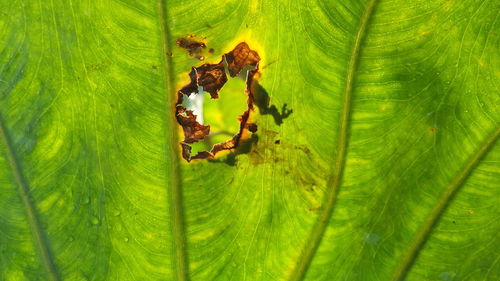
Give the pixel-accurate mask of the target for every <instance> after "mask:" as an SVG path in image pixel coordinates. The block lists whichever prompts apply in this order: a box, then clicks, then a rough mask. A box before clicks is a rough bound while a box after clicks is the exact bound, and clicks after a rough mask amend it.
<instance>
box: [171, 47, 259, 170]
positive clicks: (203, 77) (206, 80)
mask: <svg viewBox="0 0 500 281" xmlns="http://www.w3.org/2000/svg"><path fill="white" fill-rule="evenodd" d="M259 62H260V57H259V54H258V53H257V52H256V51H254V50H251V49H250V47H249V46H248V44H247V43H245V42H241V43H239V44H238V45H236V47H235V48H234V49H233V50H232V51H231V52H229V53H226V54H224V55H223V56H222V58H221V61H220V62H219V63H217V64H209V63H207V64H203V65H201V66H199V67H192V68H191V72H190V73H189V78H190V82H189V84H187V85H185V86H184V87H182V88H181V89H180V90H179V91H178V92H177V103H176V109H175V115H176V118H177V122H178V123H179V125H181V126H182V130H183V132H184V140H183V141H181V142H180V145H181V151H182V157H183V158H184V159H186V161H188V162H190V161H191V160H194V159H207V158H213V157H214V156H215V155H216V154H217V153H218V152H220V151H223V150H230V149H234V148H237V147H238V144H239V142H240V140H241V137H242V134H243V132H244V130H248V131H250V132H252V133H254V132H256V131H257V125H256V124H253V123H249V122H248V121H249V118H250V112H252V111H253V110H254V107H253V104H254V95H253V93H252V87H251V86H252V82H253V80H254V76H255V75H256V74H257V73H258V71H259ZM249 66H253V68H251V69H250V70H248V71H247V75H246V81H245V84H246V88H245V93H246V95H247V109H246V110H245V111H244V112H243V114H242V115H240V116H239V118H238V119H239V121H240V128H239V131H238V133H236V134H235V135H234V136H233V137H232V138H231V139H229V140H226V141H224V142H220V143H217V144H214V145H213V146H212V149H210V151H199V152H198V153H197V154H196V155H194V156H192V155H191V149H192V148H191V144H192V143H195V142H198V141H200V140H203V139H204V138H205V137H206V136H208V134H209V133H210V125H203V124H200V123H198V122H197V121H196V115H194V114H193V112H192V111H191V110H187V109H186V108H185V107H184V106H183V100H184V96H188V97H189V96H190V95H191V94H199V92H198V87H202V89H203V91H206V92H208V93H210V96H211V98H212V99H218V98H219V91H220V90H221V88H222V87H223V86H224V84H225V83H226V82H227V75H226V71H225V69H226V68H227V70H228V72H229V76H231V77H235V76H236V75H238V74H239V73H240V72H241V71H242V70H243V69H245V68H247V67H249Z"/></svg>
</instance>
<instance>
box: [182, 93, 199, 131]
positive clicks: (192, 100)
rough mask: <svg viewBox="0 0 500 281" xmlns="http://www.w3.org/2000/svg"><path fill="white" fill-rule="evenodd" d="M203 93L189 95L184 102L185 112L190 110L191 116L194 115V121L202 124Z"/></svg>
mask: <svg viewBox="0 0 500 281" xmlns="http://www.w3.org/2000/svg"><path fill="white" fill-rule="evenodd" d="M203 98H204V95H203V92H200V93H199V94H194V93H193V94H191V95H190V96H189V97H188V98H187V99H185V100H184V103H185V105H186V109H187V110H192V111H193V114H194V115H196V121H198V123H200V124H203Z"/></svg>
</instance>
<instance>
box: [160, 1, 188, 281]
mask: <svg viewBox="0 0 500 281" xmlns="http://www.w3.org/2000/svg"><path fill="white" fill-rule="evenodd" d="M158 9H159V16H160V28H161V32H162V39H163V57H164V65H165V70H164V73H165V74H166V75H167V77H166V79H165V88H166V112H167V114H168V115H169V116H168V117H167V118H166V122H167V124H166V125H167V126H165V136H166V138H167V139H166V141H167V146H166V149H167V151H166V153H167V156H168V158H167V161H168V163H167V165H168V167H167V173H168V175H167V178H169V179H170V182H169V185H168V189H169V190H168V192H169V203H170V204H169V205H170V211H171V214H172V221H171V225H172V237H173V245H172V251H173V253H174V263H173V267H174V268H173V270H174V274H175V276H174V280H177V281H186V280H189V273H188V271H189V266H188V259H187V250H186V234H185V230H184V211H183V206H182V186H181V182H180V178H181V177H180V168H179V151H178V148H177V143H178V142H179V141H178V139H177V133H176V130H172V128H175V127H176V125H175V120H174V117H173V112H174V106H175V100H174V99H175V92H174V89H175V85H174V72H173V65H172V59H171V58H170V57H169V56H167V55H166V54H167V53H170V52H171V50H170V49H171V47H170V42H171V40H170V30H169V28H168V21H167V4H166V0H158Z"/></svg>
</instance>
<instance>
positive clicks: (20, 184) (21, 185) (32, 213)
mask: <svg viewBox="0 0 500 281" xmlns="http://www.w3.org/2000/svg"><path fill="white" fill-rule="evenodd" d="M0 140H1V142H2V143H3V146H4V147H5V150H6V151H5V152H6V154H7V159H8V162H9V165H10V168H11V170H12V174H13V176H14V180H15V181H16V186H17V188H18V192H19V196H20V197H21V201H22V202H23V207H24V210H25V212H26V217H27V219H28V224H29V227H30V230H31V235H32V237H33V242H34V244H35V247H36V250H37V252H38V253H39V255H40V261H41V263H42V266H43V268H44V270H45V272H46V273H47V278H48V279H49V280H51V281H58V280H60V278H59V274H58V272H57V269H56V265H55V261H54V258H53V257H52V254H51V250H50V245H49V242H48V241H47V238H46V233H45V232H44V230H43V228H42V225H41V223H40V220H39V218H38V213H37V210H36V207H35V205H34V204H33V201H32V198H31V195H30V188H29V185H28V182H27V181H26V178H25V177H24V174H23V171H22V169H21V167H20V165H19V161H18V159H17V157H16V155H15V153H14V149H13V146H12V142H11V140H10V137H9V134H8V131H7V127H6V125H5V122H4V120H3V118H2V116H0Z"/></svg>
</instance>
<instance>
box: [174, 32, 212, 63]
mask: <svg viewBox="0 0 500 281" xmlns="http://www.w3.org/2000/svg"><path fill="white" fill-rule="evenodd" d="M195 37H196V35H195V34H191V35H188V36H185V37H182V38H179V39H177V40H176V41H175V44H177V46H179V47H181V48H183V49H186V50H187V52H188V54H189V56H190V57H195V58H197V59H199V60H204V59H205V56H203V55H202V54H203V50H204V49H205V48H206V47H207V46H206V45H205V43H204V42H202V41H198V40H196V39H195Z"/></svg>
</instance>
